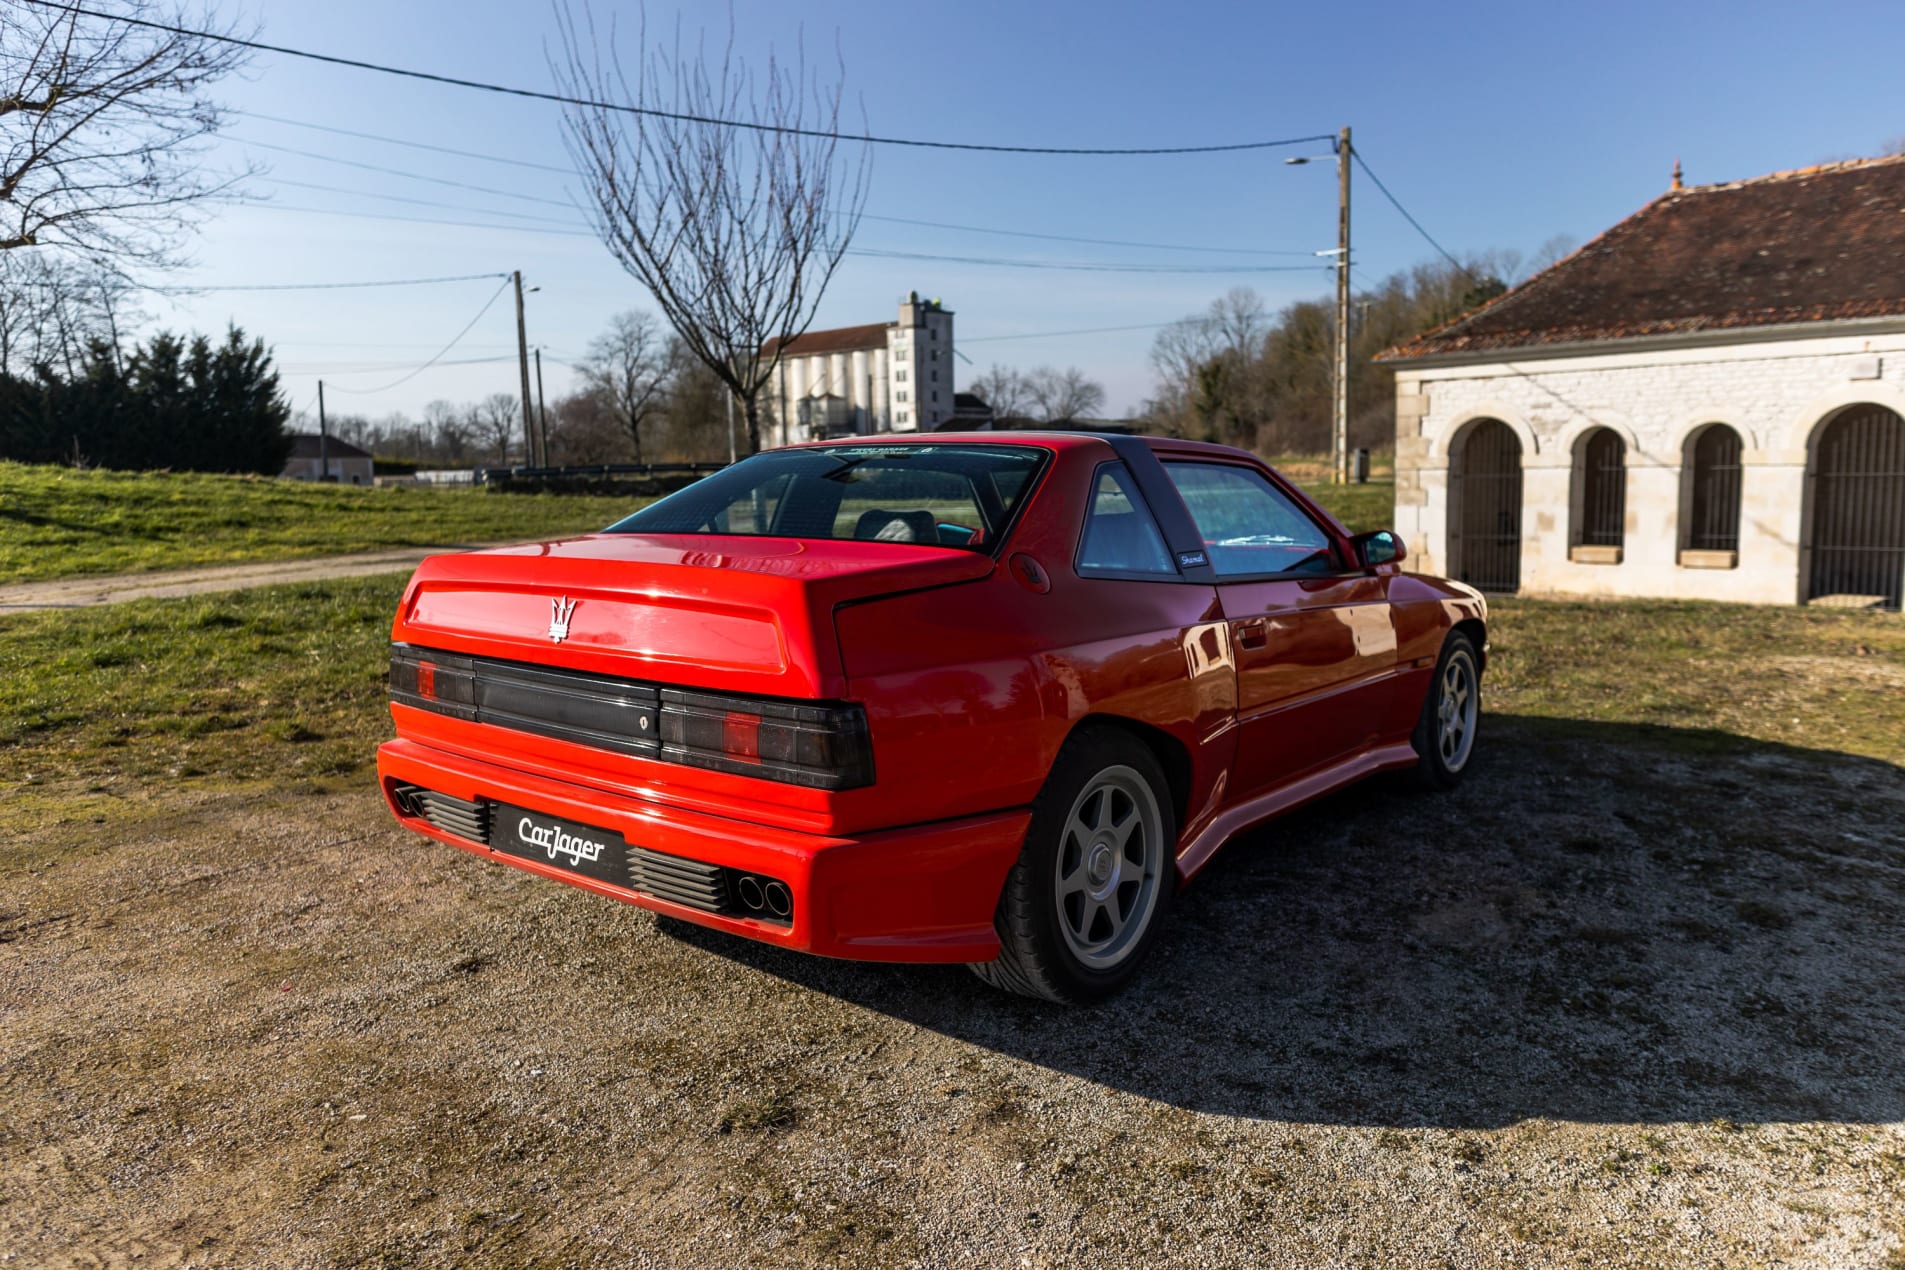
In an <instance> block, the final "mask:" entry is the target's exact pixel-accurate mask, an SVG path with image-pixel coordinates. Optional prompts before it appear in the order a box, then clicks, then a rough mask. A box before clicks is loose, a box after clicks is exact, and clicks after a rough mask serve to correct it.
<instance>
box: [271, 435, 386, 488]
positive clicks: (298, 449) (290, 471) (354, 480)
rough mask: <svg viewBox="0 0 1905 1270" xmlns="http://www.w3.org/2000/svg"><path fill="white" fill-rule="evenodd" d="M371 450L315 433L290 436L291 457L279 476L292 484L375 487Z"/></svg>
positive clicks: (286, 461)
mask: <svg viewBox="0 0 1905 1270" xmlns="http://www.w3.org/2000/svg"><path fill="white" fill-rule="evenodd" d="M371 470H372V462H371V456H370V451H369V450H364V449H359V448H358V447H357V446H354V445H352V444H351V443H350V442H348V441H341V440H339V439H338V438H336V437H320V436H319V435H318V434H317V433H315V432H294V433H292V434H291V457H290V458H288V459H286V460H285V464H284V471H282V472H280V473H278V475H280V476H282V477H284V478H285V479H287V480H292V481H330V482H332V483H333V484H337V485H369V484H371V483H372V475H371Z"/></svg>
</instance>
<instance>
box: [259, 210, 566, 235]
mask: <svg viewBox="0 0 1905 1270" xmlns="http://www.w3.org/2000/svg"><path fill="white" fill-rule="evenodd" d="M251 206H252V207H253V209H254V210H261V211H268V212H306V213H309V214H311V215H314V216H343V217H347V218H349V219H351V220H381V221H392V222H395V223H397V224H400V225H445V226H448V227H450V228H451V229H501V230H506V231H507V232H509V233H512V234H558V235H561V236H563V237H567V238H593V237H595V234H594V233H593V232H592V231H590V230H587V229H581V228H576V229H545V228H543V227H542V226H540V225H499V224H496V223H495V222H493V221H492V222H488V223H485V222H483V221H467V220H444V219H443V218H442V217H438V216H392V215H390V214H388V213H386V212H352V211H347V210H345V209H343V208H340V207H306V206H303V205H302V204H298V203H254V204H252V205H251ZM469 210H470V211H471V212H472V213H473V214H475V215H478V216H483V215H490V214H491V213H487V212H484V211H481V210H479V209H476V208H471V209H469Z"/></svg>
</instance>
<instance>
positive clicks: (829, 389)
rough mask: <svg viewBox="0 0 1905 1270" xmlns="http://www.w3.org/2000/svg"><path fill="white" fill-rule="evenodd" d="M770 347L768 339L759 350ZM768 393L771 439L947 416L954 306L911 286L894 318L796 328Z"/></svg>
mask: <svg viewBox="0 0 1905 1270" xmlns="http://www.w3.org/2000/svg"><path fill="white" fill-rule="evenodd" d="M773 350H774V343H773V342H771V341H770V342H769V343H768V344H767V345H766V346H765V348H764V349H763V350H762V351H763V352H767V353H771V352H773ZM767 400H768V401H769V402H770V403H771V406H770V411H771V413H770V417H769V418H767V419H764V420H763V421H762V428H763V439H764V440H765V441H766V443H767V444H769V445H787V444H790V443H792V442H796V441H811V440H817V439H820V438H824V437H844V436H864V435H867V434H869V433H874V432H930V431H932V430H933V429H935V428H939V427H943V426H945V424H946V423H947V422H948V421H950V420H951V419H952V417H953V315H952V310H951V309H948V308H946V307H944V306H943V305H941V304H940V302H939V301H938V300H922V299H920V298H919V292H917V291H915V292H912V293H911V294H909V295H908V296H907V297H906V298H905V299H904V300H902V301H900V316H899V320H898V321H897V322H874V323H869V324H868V325H865V326H844V327H840V328H838V329H835V330H831V331H808V332H807V333H806V334H804V335H798V336H795V337H794V338H793V339H792V340H790V341H788V343H787V347H786V349H785V350H784V351H783V352H782V354H781V361H780V365H778V366H777V367H775V369H774V377H773V379H772V380H770V381H769V383H768V391H767Z"/></svg>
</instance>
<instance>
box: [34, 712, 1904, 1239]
mask: <svg viewBox="0 0 1905 1270" xmlns="http://www.w3.org/2000/svg"><path fill="white" fill-rule="evenodd" d="M1492 726H1493V728H1494V729H1495V739H1496V742H1497V744H1496V745H1495V746H1494V747H1493V748H1491V749H1490V750H1489V751H1488V752H1487V754H1486V755H1485V756H1483V757H1479V758H1478V760H1477V766H1476V767H1475V769H1474V770H1473V772H1472V774H1471V777H1470V780H1469V783H1468V784H1466V785H1465V786H1464V787H1463V788H1462V789H1461V790H1459V791H1457V792H1456V793H1454V794H1452V795H1448V796H1443V797H1427V796H1423V795H1418V794H1415V793H1411V792H1406V791H1404V790H1402V789H1401V788H1399V787H1397V786H1392V785H1386V784H1380V783H1377V784H1370V785H1366V786H1363V787H1361V788H1359V789H1358V790H1356V791H1354V792H1352V793H1350V794H1346V795H1341V796H1338V797H1336V798H1334V799H1331V800H1328V801H1326V802H1324V803H1321V804H1318V805H1317V806H1316V807H1314V808H1312V809H1310V810H1307V811H1305V812H1302V813H1299V814H1298V815H1296V816H1293V817H1291V818H1289V819H1288V820H1286V821H1284V822H1282V824H1281V825H1280V826H1279V827H1278V828H1277V829H1276V830H1275V831H1274V832H1273V833H1269V834H1263V835H1259V836H1258V837H1257V838H1255V839H1253V840H1249V841H1245V842H1242V843H1239V844H1236V845H1235V846H1233V847H1232V848H1231V850H1230V851H1229V852H1227V853H1226V855H1225V856H1224V857H1222V858H1220V860H1219V861H1218V862H1217V863H1216V864H1215V865H1214V866H1213V867H1212V869H1211V870H1210V871H1209V872H1208V873H1207V874H1206V875H1204V876H1203V877H1200V879H1199V880H1198V883H1197V885H1196V886H1194V887H1192V888H1190V889H1189V890H1187V891H1186V892H1185V893H1184V894H1183V895H1182V896H1180V897H1179V900H1178V903H1177V905H1176V907H1175V910H1174V912H1173V914H1172V922H1171V925H1170V927H1169V928H1168V929H1167V931H1166V932H1165V935H1166V937H1165V938H1164V940H1163V941H1162V943H1161V944H1160V947H1159V950H1158V953H1159V955H1158V958H1157V961H1156V964H1155V965H1154V966H1153V967H1152V968H1151V970H1150V972H1149V973H1147V975H1146V977H1145V978H1144V980H1143V982H1142V983H1140V984H1139V985H1138V986H1137V988H1136V989H1135V990H1134V991H1132V992H1130V993H1129V994H1127V995H1126V996H1124V997H1122V998H1120V999H1119V1000H1118V1001H1116V1002H1115V1003H1113V1004H1111V1005H1109V1006H1107V1007H1104V1008H1101V1009H1096V1010H1065V1009H1059V1008H1055V1007H1051V1006H1047V1005H1042V1004H1036V1003H1033V1002H1029V1001H1022V1000H1017V999H1013V998H1009V997H1005V996H1002V995H1000V994H997V993H994V992H992V991H990V990H988V989H986V988H984V987H983V986H982V985H980V984H979V983H978V982H977V981H976V980H974V979H973V978H972V977H971V976H969V975H967V974H966V973H964V971H962V970H960V969H958V968H956V967H938V968H934V967H924V968H901V967H880V966H864V965H854V964H849V963H843V962H829V961H822V960H818V959H813V958H804V957H798V956H793V955H787V954H781V953H778V952H777V951H775V950H770V949H762V948H759V947H757V946H754V945H750V944H745V943H742V942H738V941H734V940H730V939H726V938H723V937H718V936H713V935H708V934H704V933H700V932H698V931H695V930H693V929H690V928H678V927H671V926H669V925H666V924H661V923H657V922H656V921H655V920H654V919H653V918H651V917H650V916H648V915H646V914H644V913H642V912H640V911H638V910H635V909H632V908H628V907H625V906H622V905H617V904H614V903H611V902H608V901H604V900H601V899H599V898H597V897H594V896H591V895H588V894H585V893H582V892H579V891H576V890H572V889H569V888H565V887H561V886H557V885H553V884H551V883H548V882H545V881H542V880H540V879H536V878H531V877H528V876H525V875H524V874H521V873H518V872H515V871H512V870H508V869H505V868H502V867H498V866H496V865H493V864H490V863H488V862H486V861H484V860H480V859H477V858H474V857H472V856H470V855H468V854H465V853H463V852H460V851H457V850H455V849H453V848H450V847H446V846H443V845H440V844H436V843H432V842H427V841H424V840H421V839H418V838H415V837H412V836H410V835H407V834H404V833H402V832H401V831H399V830H398V829H396V828H395V827H394V826H393V825H392V823H391V822H390V819H389V817H388V816H387V814H386V813H385V811H384V810H383V808H382V806H381V805H380V803H379V801H378V799H377V797H376V795H375V793H374V792H373V790H372V789H371V788H369V782H368V781H365V782H364V783H363V785H362V787H357V788H353V789H350V790H348V791H345V792H341V793H328V794H327V793H310V794H300V793H297V792H294V791H292V790H289V789H283V790H276V789H274V790H267V791H262V792H258V791H254V792H236V793H231V792H226V793H203V792H201V793H192V792H189V791H188V792H179V791H175V790H174V791H167V792H165V793H163V794H158V795H150V796H142V797H135V798H131V799H127V800H124V801H119V802H116V803H115V802H104V803H102V802H101V799H102V797H103V798H110V795H103V796H102V795H99V794H93V795H89V796H88V797H89V799H90V800H91V801H89V802H87V803H86V804H84V807H85V809H84V810H77V809H76V810H74V811H72V812H70V813H68V814H66V816H65V818H64V820H60V819H59V818H57V817H51V816H49V817H44V818H43V823H41V824H40V825H39V826H38V827H37V828H36V829H35V831H34V832H32V833H24V834H15V835H7V836H6V837H5V838H3V839H0V1250H5V1252H4V1255H0V1260H11V1259H12V1258H15V1257H17V1258H18V1264H23V1265H36V1266H39V1265H61V1264H75V1265H107V1264H121V1263H125V1262H128V1261H131V1260H134V1259H135V1258H136V1259H137V1261H138V1263H139V1264H141V1265H154V1266H166V1265H180V1266H251V1265H270V1266H280V1265H282V1266H307V1265H308V1266H316V1265H324V1266H359V1265H363V1266H394V1265H404V1266H452V1265H474V1264H481V1265H497V1266H516V1265H530V1264H535V1265H563V1266H618V1267H619V1266H651V1265H652V1266H696V1267H700V1266H713V1265H721V1266H743V1265H757V1266H807V1265H840V1264H846V1265H862V1266H882V1267H885V1266H901V1265H922V1266H933V1267H941V1266H974V1267H987V1268H991V1267H1018V1266H1065V1267H1074V1266H1076V1267H1086V1268H1090V1267H1097V1266H1106V1267H1111V1266H1124V1265H1145V1266H1160V1267H1175V1266H1197V1267H1203V1266H1251V1267H1278V1266H1289V1267H1297V1266H1302V1267H1324V1266H1327V1267H1362V1266H1367V1267H1379V1266H1438V1267H1454V1268H1456V1270H1471V1268H1476V1267H1504V1268H1505V1267H1528V1266H1544V1267H1545V1266H1590V1265H1591V1266H1597V1267H1600V1266H1620V1267H1627V1266H1659V1265H1669V1264H1670V1265H1676V1266H1727V1267H1735V1266H1772V1265H1780V1266H1811V1267H1822V1268H1823V1267H1835V1268H1836V1267H1863V1266H1870V1267H1875V1268H1876V1267H1880V1266H1886V1265H1896V1264H1898V1263H1897V1261H1896V1259H1895V1258H1896V1257H1897V1255H1898V1250H1899V1249H1900V1247H1901V1237H1905V1224H1901V1223H1902V1222H1905V1217H1902V1216H1901V1215H1902V1214H1905V1123H1901V1122H1905V1014H1902V1013H1901V1012H1900V1010H1899V1008H1898V1001H1899V994H1900V991H1901V985H1902V984H1905V944H1902V943H1901V942H1900V940H1899V939H1898V932H1899V931H1900V930H1902V929H1905V892H1902V891H1901V889H1900V887H1899V877H1900V868H1901V865H1905V831H1902V830H1901V828H1900V826H1901V824H1905V820H1901V813H1902V812H1905V772H1901V770H1900V769H1899V768H1897V767H1894V766H1892V765H1889V764H1884V763H1877V762H1872V761H1869V760H1856V759H1847V758H1845V757H1843V756H1830V757H1828V756H1820V755H1811V754H1808V753H1806V752H1802V751H1797V750H1789V749H1784V748H1781V747H1772V746H1766V747H1759V748H1756V749H1754V750H1752V751H1750V752H1745V753H1734V754H1721V755H1712V754H1700V755H1693V754H1686V753H1679V752H1675V751H1673V750H1670V749H1665V748H1656V749H1648V748H1644V747H1640V746H1637V745H1635V744H1634V743H1633V742H1632V741H1631V739H1626V740H1621V742H1620V743H1615V742H1616V740H1617V739H1618V738H1617V736H1616V734H1615V733H1613V732H1608V733H1606V734H1597V733H1596V732H1595V731H1594V730H1593V729H1591V728H1582V729H1580V730H1579V732H1578V735H1572V736H1569V737H1567V738H1557V737H1556V735H1555V734H1554V733H1553V732H1552V731H1543V730H1542V729H1540V728H1539V727H1537V726H1534V725H1529V724H1524V723H1517V722H1515V721H1512V720H1501V719H1497V720H1494V721H1492ZM155 799H162V800H163V801H154V800H155ZM80 805H81V804H77V803H76V804H75V805H74V806H75V808H78V807H79V806H80ZM94 808H98V809H99V810H97V811H96V810H94Z"/></svg>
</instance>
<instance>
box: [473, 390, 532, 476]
mask: <svg viewBox="0 0 1905 1270" xmlns="http://www.w3.org/2000/svg"><path fill="white" fill-rule="evenodd" d="M469 410H470V412H469V415H468V416H467V418H466V420H465V421H466V422H467V423H468V425H469V428H470V431H471V432H472V433H474V434H475V436H476V437H477V439H478V440H480V441H482V442H483V443H484V444H486V445H493V446H495V447H496V461H497V462H498V463H507V462H509V445H510V442H512V441H514V440H515V439H516V435H517V433H516V430H517V428H518V427H519V426H520V425H521V423H522V417H523V415H522V407H521V406H520V405H518V404H517V402H516V395H515V394H514V393H507V392H493V393H491V394H490V395H489V396H487V397H485V398H483V400H481V401H479V402H477V403H476V404H475V405H473V406H471V407H470V408H469Z"/></svg>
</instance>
